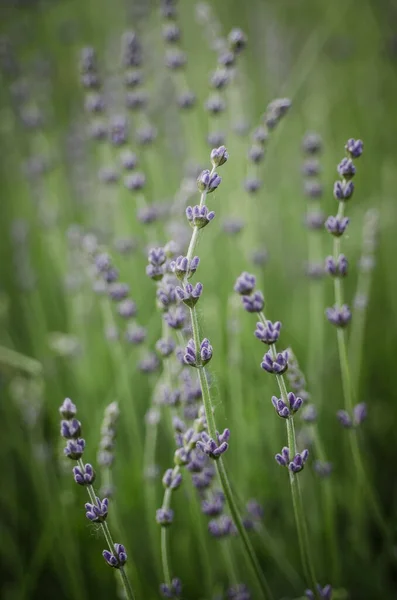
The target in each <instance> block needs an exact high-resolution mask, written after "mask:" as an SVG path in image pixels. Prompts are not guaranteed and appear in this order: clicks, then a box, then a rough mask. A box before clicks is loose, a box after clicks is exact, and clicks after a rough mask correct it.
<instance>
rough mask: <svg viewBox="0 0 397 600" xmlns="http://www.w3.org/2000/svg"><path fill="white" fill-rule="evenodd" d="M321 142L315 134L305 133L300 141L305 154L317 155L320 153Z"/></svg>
mask: <svg viewBox="0 0 397 600" xmlns="http://www.w3.org/2000/svg"><path fill="white" fill-rule="evenodd" d="M322 147H323V142H322V139H321V137H320V136H319V135H318V134H317V133H311V132H309V133H306V135H305V137H304V138H303V141H302V150H303V152H305V153H306V154H318V153H320V152H321V150H322Z"/></svg>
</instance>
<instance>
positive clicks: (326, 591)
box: [305, 584, 332, 600]
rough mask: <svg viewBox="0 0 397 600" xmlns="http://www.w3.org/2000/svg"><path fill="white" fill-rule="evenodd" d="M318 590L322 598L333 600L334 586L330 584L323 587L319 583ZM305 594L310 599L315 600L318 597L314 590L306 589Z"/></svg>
mask: <svg viewBox="0 0 397 600" xmlns="http://www.w3.org/2000/svg"><path fill="white" fill-rule="evenodd" d="M317 592H318V595H319V596H320V598H322V600H331V598H332V587H331V586H330V585H329V584H327V585H325V586H324V587H321V585H318V584H317ZM305 596H306V598H308V600H315V598H316V595H315V594H314V592H313V591H312V590H305Z"/></svg>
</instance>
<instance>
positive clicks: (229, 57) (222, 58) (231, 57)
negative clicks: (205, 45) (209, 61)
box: [218, 50, 236, 67]
mask: <svg viewBox="0 0 397 600" xmlns="http://www.w3.org/2000/svg"><path fill="white" fill-rule="evenodd" d="M235 61H236V55H235V53H234V52H232V51H231V50H230V51H229V50H226V51H224V52H221V53H220V54H219V56H218V65H221V66H222V67H232V66H233V65H234V63H235Z"/></svg>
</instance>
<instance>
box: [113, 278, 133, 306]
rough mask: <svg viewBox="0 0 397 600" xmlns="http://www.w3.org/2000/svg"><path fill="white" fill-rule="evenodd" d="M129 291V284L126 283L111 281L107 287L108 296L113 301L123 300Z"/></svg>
mask: <svg viewBox="0 0 397 600" xmlns="http://www.w3.org/2000/svg"><path fill="white" fill-rule="evenodd" d="M129 293H130V286H129V285H128V284H127V283H117V282H115V283H111V284H110V285H109V288H108V294H109V297H110V298H111V299H112V300H114V301H115V302H120V300H124V299H125V298H126V297H127V296H128V294H129Z"/></svg>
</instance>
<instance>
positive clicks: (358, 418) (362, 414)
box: [353, 402, 367, 427]
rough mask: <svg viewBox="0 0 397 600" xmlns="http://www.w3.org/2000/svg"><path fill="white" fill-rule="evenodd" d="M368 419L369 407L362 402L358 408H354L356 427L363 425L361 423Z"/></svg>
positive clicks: (357, 405)
mask: <svg viewBox="0 0 397 600" xmlns="http://www.w3.org/2000/svg"><path fill="white" fill-rule="evenodd" d="M366 418H367V405H366V403H365V402H360V403H359V404H356V406H355V407H354V408H353V421H354V425H355V426H356V427H357V425H361V423H362V422H363V421H365V419H366Z"/></svg>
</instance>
